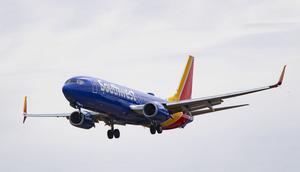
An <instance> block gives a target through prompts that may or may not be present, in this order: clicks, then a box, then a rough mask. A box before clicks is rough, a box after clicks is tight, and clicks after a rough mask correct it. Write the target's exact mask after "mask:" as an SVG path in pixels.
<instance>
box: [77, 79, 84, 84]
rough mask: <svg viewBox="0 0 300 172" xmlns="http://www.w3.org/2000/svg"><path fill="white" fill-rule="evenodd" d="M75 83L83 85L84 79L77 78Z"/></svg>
mask: <svg viewBox="0 0 300 172" xmlns="http://www.w3.org/2000/svg"><path fill="white" fill-rule="evenodd" d="M76 83H77V84H78V85H83V84H84V81H83V80H81V79H78V80H77V82H76Z"/></svg>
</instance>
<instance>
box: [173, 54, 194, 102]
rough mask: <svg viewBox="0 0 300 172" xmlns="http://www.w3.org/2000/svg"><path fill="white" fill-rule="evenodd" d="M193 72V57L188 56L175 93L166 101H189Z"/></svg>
mask: <svg viewBox="0 0 300 172" xmlns="http://www.w3.org/2000/svg"><path fill="white" fill-rule="evenodd" d="M193 70H194V57H193V56H189V59H188V62H187V64H186V67H185V70H184V73H183V76H182V78H181V81H180V84H179V87H178V89H177V92H176V94H175V95H174V96H172V97H170V98H169V99H168V101H170V102H174V101H179V100H186V99H191V97H192V88H193Z"/></svg>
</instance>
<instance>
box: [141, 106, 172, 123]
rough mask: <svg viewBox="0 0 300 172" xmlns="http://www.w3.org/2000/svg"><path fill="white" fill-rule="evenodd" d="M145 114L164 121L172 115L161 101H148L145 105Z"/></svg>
mask: <svg viewBox="0 0 300 172" xmlns="http://www.w3.org/2000/svg"><path fill="white" fill-rule="evenodd" d="M143 114H144V115H145V117H147V118H151V119H155V120H162V121H163V120H166V119H168V118H169V117H170V114H169V112H168V110H167V109H165V107H164V106H163V105H162V104H161V103H159V102H150V103H146V104H145V105H144V107H143Z"/></svg>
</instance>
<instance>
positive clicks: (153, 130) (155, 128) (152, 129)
mask: <svg viewBox="0 0 300 172" xmlns="http://www.w3.org/2000/svg"><path fill="white" fill-rule="evenodd" d="M162 131H163V129H162V127H161V126H160V125H151V126H150V133H151V134H155V133H156V132H157V133H158V134H161V133H162Z"/></svg>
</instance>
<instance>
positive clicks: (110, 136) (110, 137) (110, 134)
mask: <svg viewBox="0 0 300 172" xmlns="http://www.w3.org/2000/svg"><path fill="white" fill-rule="evenodd" d="M107 137H108V138H109V139H112V138H114V133H113V131H112V130H107Z"/></svg>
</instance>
